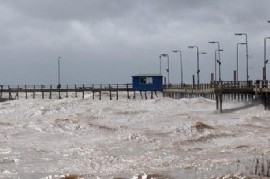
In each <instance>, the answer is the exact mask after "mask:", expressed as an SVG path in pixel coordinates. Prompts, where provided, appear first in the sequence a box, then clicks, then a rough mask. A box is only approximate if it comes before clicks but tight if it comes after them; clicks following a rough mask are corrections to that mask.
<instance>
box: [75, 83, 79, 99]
mask: <svg viewBox="0 0 270 179" xmlns="http://www.w3.org/2000/svg"><path fill="white" fill-rule="evenodd" d="M77 97H78V94H77V85H75V98H77Z"/></svg>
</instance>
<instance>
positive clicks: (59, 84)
mask: <svg viewBox="0 0 270 179" xmlns="http://www.w3.org/2000/svg"><path fill="white" fill-rule="evenodd" d="M60 58H61V57H60V56H59V57H58V85H57V88H61V83H60Z"/></svg>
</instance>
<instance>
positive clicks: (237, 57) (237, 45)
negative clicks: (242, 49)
mask: <svg viewBox="0 0 270 179" xmlns="http://www.w3.org/2000/svg"><path fill="white" fill-rule="evenodd" d="M239 45H246V43H237V44H236V81H237V82H238V59H239V55H238V54H239V51H238V49H239Z"/></svg>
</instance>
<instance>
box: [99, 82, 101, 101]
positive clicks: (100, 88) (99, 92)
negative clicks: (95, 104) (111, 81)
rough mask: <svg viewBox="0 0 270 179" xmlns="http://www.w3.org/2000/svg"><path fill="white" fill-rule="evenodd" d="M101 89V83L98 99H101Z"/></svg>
mask: <svg viewBox="0 0 270 179" xmlns="http://www.w3.org/2000/svg"><path fill="white" fill-rule="evenodd" d="M101 90H102V85H100V90H99V100H101Z"/></svg>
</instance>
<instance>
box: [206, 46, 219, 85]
mask: <svg viewBox="0 0 270 179" xmlns="http://www.w3.org/2000/svg"><path fill="white" fill-rule="evenodd" d="M208 43H210V44H218V60H219V61H220V43H219V42H218V41H210V42H208ZM215 56H216V52H215ZM216 76H217V63H216V57H215V81H217V78H216Z"/></svg>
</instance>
